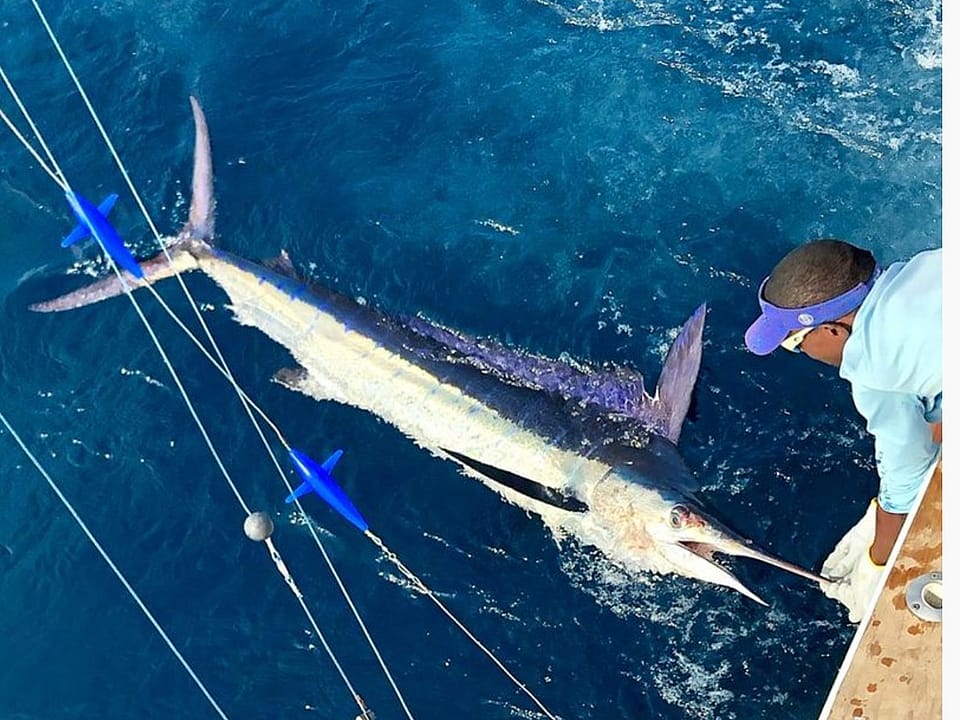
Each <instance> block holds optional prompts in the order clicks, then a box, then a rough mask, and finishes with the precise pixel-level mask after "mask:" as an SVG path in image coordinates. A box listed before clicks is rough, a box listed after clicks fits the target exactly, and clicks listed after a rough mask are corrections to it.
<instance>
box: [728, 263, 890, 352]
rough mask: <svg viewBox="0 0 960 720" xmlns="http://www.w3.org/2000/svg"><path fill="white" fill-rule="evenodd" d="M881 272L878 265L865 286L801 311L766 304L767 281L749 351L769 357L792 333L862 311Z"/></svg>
mask: <svg viewBox="0 0 960 720" xmlns="http://www.w3.org/2000/svg"><path fill="white" fill-rule="evenodd" d="M882 272H883V270H882V268H881V267H880V266H879V265H877V268H876V270H874V271H873V276H872V277H871V278H870V279H869V280H867V281H866V282H862V283H860V284H859V285H857V286H856V287H853V288H850V289H849V290H847V291H846V292H845V293H842V294H841V295H837V297H835V298H831V299H830V300H826V301H824V302H822V303H818V304H816V305H807V306H806V307H799V308H782V307H780V306H778V305H774V304H773V303H769V302H767V301H766V300H764V299H763V291H764V288H766V287H767V281H768V280H769V279H770V278H769V277H766V278H765V279H764V281H763V284H762V285H761V286H760V292H759V293H757V299H758V300H759V301H760V317H758V318H757V319H756V320H754V322H753V325H751V326H750V327H749V328H747V332H746V333H745V334H744V336H743V339H744V340H745V341H746V343H747V348H748V349H749V350H750V352H752V353H753V354H754V355H769V354H770V353H772V352H773V351H774V350H776V349H777V346H778V345H779V344H780V343H782V342H783V341H784V340H786V338H787V335H789V334H790V333H792V332H793V331H795V330H800V329H802V328H805V327H813V326H815V325H820V324H822V323H825V322H831V321H833V320H836V319H838V318H842V317H843V316H844V315H846V314H847V313H848V312H850V311H852V310H856V309H857V308H858V307H860V303H862V302H863V299H864V298H865V297H866V296H867V293H869V292H870V288H872V287H873V284H874V283H875V282H876V281H877V278H878V277H880V274H881V273H882Z"/></svg>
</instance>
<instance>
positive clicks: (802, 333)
mask: <svg viewBox="0 0 960 720" xmlns="http://www.w3.org/2000/svg"><path fill="white" fill-rule="evenodd" d="M816 328H817V326H816V325H812V326H810V327H805V328H804V329H803V330H797V331H796V332H795V333H793V334H791V335H787V337H786V339H785V340H784V341H783V342H782V343H780V347H782V348H783V349H784V350H789V351H790V352H792V353H798V352H800V346H801V345H802V344H803V339H804V338H805V337H807V335H809V334H810V333H811V332H812V331H813V330H816Z"/></svg>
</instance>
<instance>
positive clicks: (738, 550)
mask: <svg viewBox="0 0 960 720" xmlns="http://www.w3.org/2000/svg"><path fill="white" fill-rule="evenodd" d="M677 545H678V546H679V547H682V548H683V549H685V550H687V551H688V552H690V553H692V554H693V555H696V556H697V557H699V558H700V559H702V560H703V561H704V562H707V563H709V564H710V566H711V570H712V571H713V572H714V573H718V574H719V575H720V576H721V577H722V578H723V580H722V581H721V584H723V585H727V586H728V587H731V588H733V589H735V590H737V591H739V592H741V593H743V594H744V595H746V596H747V597H748V598H750V599H751V600H754V601H756V602H758V603H760V604H761V605H763V606H765V607H769V604H768V603H767V602H765V601H764V600H763V599H762V598H760V597H759V596H758V595H757V594H756V593H754V592H753V591H752V590H750V589H749V588H748V587H747V586H746V585H744V584H743V583H742V582H740V580H739V579H738V578H737V576H736V575H734V574H733V573H732V572H731V571H730V570H728V569H727V568H725V567H724V566H723V565H721V564H720V563H719V562H717V559H716V557H715V555H716V554H718V553H719V554H722V555H735V556H739V557H746V558H751V559H753V560H759V561H760V562H762V563H765V564H767V565H772V566H773V567H775V568H779V569H780V570H784V571H786V572H789V573H791V574H793V575H798V576H800V577H802V578H805V579H807V580H810V581H812V582H815V583H822V582H830V580H829V578H825V577H823V576H821V575H817V574H816V573H812V572H810V571H809V570H805V569H804V568H802V567H800V566H799V565H794V564H793V563H791V562H787V561H786V560H782V559H780V558H778V557H776V556H774V555H770V554H768V553H765V552H763V551H762V550H758V549H756V548H754V547H752V546H751V545H750V544H749V542H747V541H741V540H737V539H734V538H723V539H722V540H720V541H718V542H704V541H702V540H680V541H678V542H677Z"/></svg>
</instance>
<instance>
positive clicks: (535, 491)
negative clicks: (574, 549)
mask: <svg viewBox="0 0 960 720" xmlns="http://www.w3.org/2000/svg"><path fill="white" fill-rule="evenodd" d="M441 450H443V452H444V453H446V454H447V455H449V456H450V457H452V458H453V459H455V460H457V461H458V462H459V463H461V464H462V465H465V466H466V467H468V468H470V469H471V470H473V471H474V472H477V473H479V474H480V475H482V476H483V477H485V478H487V479H488V480H491V481H493V482H495V483H497V484H498V485H503V486H504V487H508V488H510V489H511V490H516V491H517V492H518V493H520V494H521V495H526V496H527V497H528V498H532V499H534V500H539V501H540V502H542V503H546V504H547V505H552V506H553V507H556V508H560V509H561V510H567V511H569V512H586V511H587V510H588V509H589V508H588V507H587V505H586V503H584V502H582V501H580V500H578V499H577V498H575V497H571V496H569V495H564V494H563V493H561V492H559V491H557V490H555V489H554V488H551V487H547V486H546V485H543V484H541V483H538V482H537V481H535V480H531V479H530V478H525V477H523V476H522V475H517V474H515V473H512V472H510V471H509V470H504V469H503V468H498V467H494V466H493V465H487V464H486V463H482V462H480V461H479V460H474V459H473V458H471V457H467V456H466V455H462V454H461V453H458V452H454V451H453V450H447V449H446V448H441Z"/></svg>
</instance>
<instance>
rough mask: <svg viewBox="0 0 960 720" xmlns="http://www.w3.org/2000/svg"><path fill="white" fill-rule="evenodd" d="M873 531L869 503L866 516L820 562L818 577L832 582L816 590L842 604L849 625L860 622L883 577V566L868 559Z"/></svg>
mask: <svg viewBox="0 0 960 720" xmlns="http://www.w3.org/2000/svg"><path fill="white" fill-rule="evenodd" d="M876 527H877V501H876V500H872V501H871V502H870V506H869V507H868V508H867V512H866V514H865V515H864V516H863V517H862V518H861V519H860V521H859V522H857V524H856V525H854V526H853V527H852V528H850V530H849V531H848V532H847V534H846V535H844V536H843V539H842V540H840V542H839V543H837V547H836V548H834V550H833V552H832V553H830V556H829V557H828V558H827V559H826V560H825V561H824V563H823V569H822V570H821V573H820V574H821V575H823V576H824V577H828V578H832V579H834V580H835V582H830V583H827V582H822V583H820V589H821V590H823V594H824V595H826V596H827V597H831V598H834V599H835V600H839V601H840V602H842V603H843V604H844V605H845V606H846V607H847V609H848V610H849V611H850V613H849V618H850V622H853V623H858V622H860V621H861V620H862V619H863V615H864V613H865V612H866V609H867V604H868V603H869V602H870V599H871V598H872V597H873V591H874V590H875V589H876V587H877V583H878V582H879V581H880V576H881V575H882V574H883V566H882V565H877V564H876V563H874V562H873V560H872V559H871V557H870V547H871V546H872V545H873V539H874V533H875V532H876Z"/></svg>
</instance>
